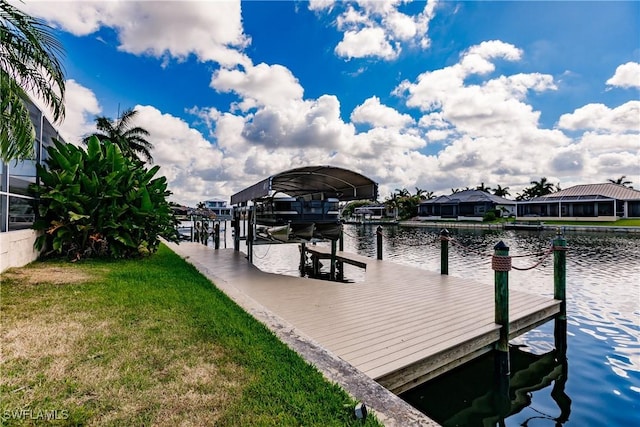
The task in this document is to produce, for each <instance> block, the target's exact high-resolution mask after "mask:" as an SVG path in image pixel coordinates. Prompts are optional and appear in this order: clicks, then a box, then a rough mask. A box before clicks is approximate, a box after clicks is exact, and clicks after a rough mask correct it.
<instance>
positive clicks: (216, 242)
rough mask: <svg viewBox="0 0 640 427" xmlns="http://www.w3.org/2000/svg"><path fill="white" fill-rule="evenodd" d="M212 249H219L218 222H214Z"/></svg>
mask: <svg viewBox="0 0 640 427" xmlns="http://www.w3.org/2000/svg"><path fill="white" fill-rule="evenodd" d="M213 247H214V248H215V249H220V221H216V222H215V224H214V225H213Z"/></svg>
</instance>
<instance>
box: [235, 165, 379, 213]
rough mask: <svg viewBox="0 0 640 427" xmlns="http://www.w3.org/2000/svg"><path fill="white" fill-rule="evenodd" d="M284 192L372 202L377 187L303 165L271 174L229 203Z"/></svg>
mask: <svg viewBox="0 0 640 427" xmlns="http://www.w3.org/2000/svg"><path fill="white" fill-rule="evenodd" d="M275 193H284V194H287V195H289V196H291V197H297V196H307V197H310V198H311V199H313V200H324V199H329V198H333V199H338V201H341V202H346V201H350V200H376V199H377V198H378V184H376V183H375V182H374V181H372V180H371V179H369V178H367V177H366V176H364V175H362V174H359V173H358V172H354V171H351V170H348V169H342V168H338V167H333V166H304V167H301V168H296V169H290V170H288V171H285V172H281V173H279V174H276V175H272V176H270V177H268V178H266V179H264V180H262V181H260V182H258V183H256V184H254V185H252V186H250V187H247V188H245V189H244V190H242V191H240V192H238V193H236V194H234V195H233V196H231V204H232V205H239V204H241V203H246V202H249V201H252V200H256V199H260V198H263V197H266V196H271V195H273V194H275Z"/></svg>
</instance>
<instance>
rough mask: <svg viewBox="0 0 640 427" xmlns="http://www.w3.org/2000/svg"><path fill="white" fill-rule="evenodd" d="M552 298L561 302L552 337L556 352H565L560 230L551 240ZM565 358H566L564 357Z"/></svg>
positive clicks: (564, 260)
mask: <svg viewBox="0 0 640 427" xmlns="http://www.w3.org/2000/svg"><path fill="white" fill-rule="evenodd" d="M553 298H554V299H557V300H560V301H562V302H561V303H560V313H558V315H557V316H556V317H555V319H554V325H553V326H554V327H553V336H554V341H555V346H556V351H557V352H558V353H559V354H560V355H563V354H564V355H566V351H567V241H566V239H565V238H564V236H563V235H562V232H561V231H560V229H558V231H557V233H556V237H555V239H553ZM565 357H566V356H565Z"/></svg>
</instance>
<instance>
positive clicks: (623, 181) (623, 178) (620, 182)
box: [609, 175, 633, 188]
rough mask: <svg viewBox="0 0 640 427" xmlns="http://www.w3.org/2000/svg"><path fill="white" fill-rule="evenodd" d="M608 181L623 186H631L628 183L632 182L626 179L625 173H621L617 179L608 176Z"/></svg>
mask: <svg viewBox="0 0 640 427" xmlns="http://www.w3.org/2000/svg"><path fill="white" fill-rule="evenodd" d="M609 182H610V183H612V184H618V185H624V186H625V187H629V188H633V187H632V186H631V185H629V184H633V183H632V182H631V181H629V180H628V179H627V176H626V175H622V176H621V177H620V178H618V179H611V178H609Z"/></svg>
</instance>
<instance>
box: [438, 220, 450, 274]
mask: <svg viewBox="0 0 640 427" xmlns="http://www.w3.org/2000/svg"><path fill="white" fill-rule="evenodd" d="M440 274H447V275H448V274H449V230H447V229H446V228H443V229H442V230H441V231H440Z"/></svg>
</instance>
